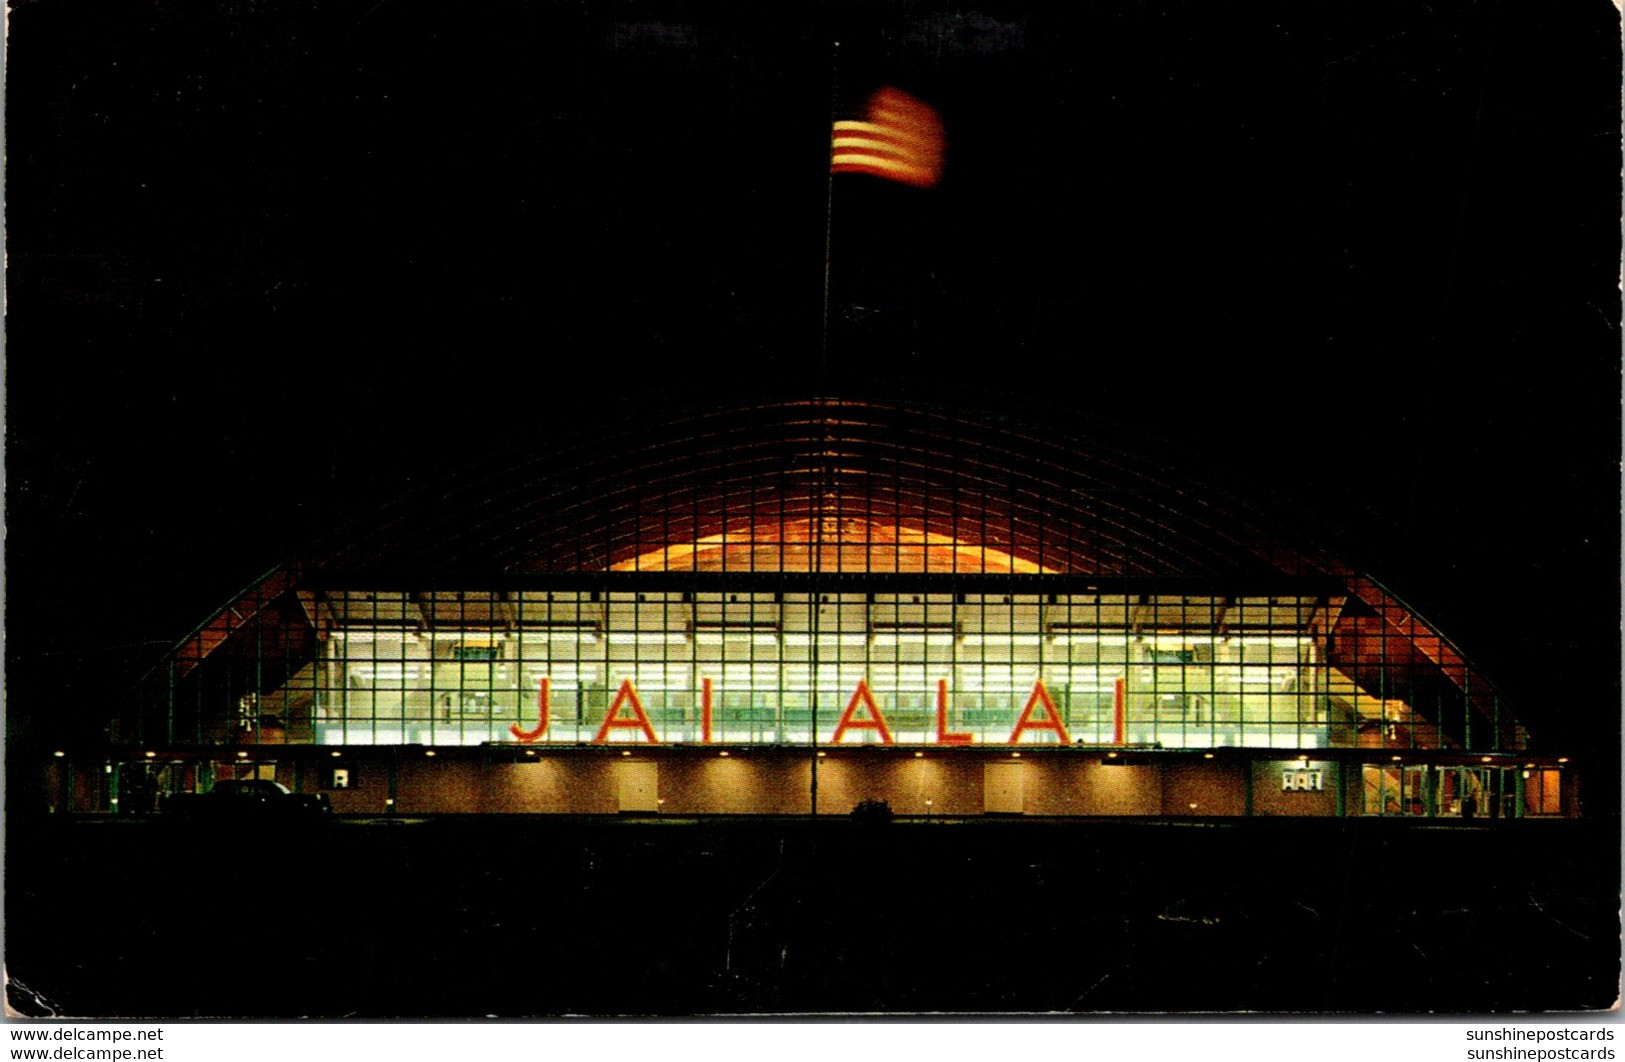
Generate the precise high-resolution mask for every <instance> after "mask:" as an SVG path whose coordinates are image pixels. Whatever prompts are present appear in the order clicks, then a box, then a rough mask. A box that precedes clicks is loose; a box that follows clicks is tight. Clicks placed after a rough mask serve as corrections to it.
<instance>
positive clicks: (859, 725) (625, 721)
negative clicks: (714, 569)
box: [509, 678, 1123, 745]
mask: <svg viewBox="0 0 1625 1062" xmlns="http://www.w3.org/2000/svg"><path fill="white" fill-rule="evenodd" d="M549 695H550V694H549V682H548V680H547V679H545V678H544V679H542V682H541V687H540V688H539V689H538V690H537V694H536V702H537V712H538V719H537V723H536V726H535V727H534V728H533V729H531V730H521V729H520V728H519V727H518V726H517V725H516V726H512V727H510V728H509V731H510V732H511V733H512V734H513V736H514V737H515V738H517V739H518V740H519V741H521V742H524V743H525V744H530V743H532V742H537V741H542V740H545V739H546V737H547V729H548V721H549V715H550V712H549ZM1112 699H1113V716H1114V727H1113V729H1114V731H1115V734H1114V740H1115V741H1116V742H1118V743H1119V744H1121V743H1122V741H1123V680H1122V679H1118V680H1117V683H1116V686H1115V691H1114V694H1113V698H1112ZM711 706H712V695H711V680H710V679H708V678H707V679H701V680H700V741H701V742H702V743H705V742H709V741H710V740H711V724H712V708H711ZM615 730H635V731H638V732H639V733H641V734H642V736H643V738H644V739H645V740H647V741H648V742H649V743H651V744H656V745H658V744H660V736H659V735H658V734H656V733H655V728H654V724H653V723H651V722H650V721H649V713H648V712H646V711H645V710H644V708H643V700H642V698H640V697H639V696H638V691H637V687H635V686H634V685H633V684H632V680H631V679H629V678H628V679H622V680H621V687H620V689H619V690H617V691H616V693H615V699H614V700H613V701H611V702H610V705H609V711H608V712H607V713H606V714H605V715H604V721H603V723H602V724H601V725H600V726H599V727H598V733H597V734H596V735H595V736H594V737H593V739H592V740H593V744H596V745H603V744H607V743H608V742H609V736H610V733H611V731H615ZM854 731H874V732H875V733H876V734H878V735H879V737H880V743H881V744H883V745H890V744H893V738H892V732H891V727H890V726H888V725H887V723H886V716H885V713H884V712H882V711H881V710H880V705H879V704H878V703H876V701H875V697H874V694H873V693H871V692H870V691H869V683H868V681H867V680H865V679H859V680H858V685H857V688H856V689H854V690H853V691H852V696H851V698H850V699H849V700H848V701H847V702H846V710H845V711H844V712H842V713H841V718H840V721H839V722H838V723H836V724H835V733H834V735H833V736H832V737H831V738H830V741H829V743H830V744H832V745H839V744H841V740H842V739H843V738H844V737H846V735H847V734H849V733H852V732H854ZM1029 733H1034V734H1037V733H1051V734H1054V735H1055V736H1056V738H1057V739H1058V740H1059V741H1060V742H1061V743H1062V744H1071V742H1072V738H1071V737H1070V735H1068V734H1067V731H1066V724H1065V723H1064V722H1063V721H1062V720H1061V713H1060V712H1059V711H1057V710H1056V707H1055V700H1054V698H1052V697H1051V696H1050V693H1049V690H1048V689H1046V688H1045V686H1044V680H1043V679H1035V680H1034V681H1033V689H1032V693H1030V694H1029V695H1028V697H1027V704H1026V707H1024V708H1022V710H1021V715H1020V716H1019V717H1018V718H1017V719H1016V725H1015V728H1014V729H1013V730H1011V731H1010V736H1009V738H1008V739H1006V744H1010V745H1015V744H1019V743H1020V741H1021V737H1022V735H1023V734H1029ZM971 741H972V736H971V735H970V734H968V733H963V732H954V731H950V730H949V729H948V681H947V680H946V679H938V680H937V730H936V743H937V744H939V745H969V744H970V743H971Z"/></svg>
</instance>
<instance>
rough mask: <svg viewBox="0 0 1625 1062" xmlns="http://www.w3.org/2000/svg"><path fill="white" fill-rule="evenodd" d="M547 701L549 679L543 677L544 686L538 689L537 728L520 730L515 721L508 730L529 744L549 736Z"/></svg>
mask: <svg viewBox="0 0 1625 1062" xmlns="http://www.w3.org/2000/svg"><path fill="white" fill-rule="evenodd" d="M547 702H548V681H547V679H546V678H543V679H542V688H541V689H539V690H537V691H536V715H537V722H536V729H534V730H520V729H519V724H518V723H515V724H513V725H512V726H510V727H509V728H508V732H509V733H511V734H512V735H513V736H514V737H516V738H518V739H519V740H520V741H523V742H524V743H525V744H527V745H528V744H530V743H531V742H532V741H540V740H541V739H542V738H544V737H546V736H547V718H548V714H549V713H548V707H547Z"/></svg>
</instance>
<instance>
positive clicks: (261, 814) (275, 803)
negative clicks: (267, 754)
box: [162, 778, 333, 820]
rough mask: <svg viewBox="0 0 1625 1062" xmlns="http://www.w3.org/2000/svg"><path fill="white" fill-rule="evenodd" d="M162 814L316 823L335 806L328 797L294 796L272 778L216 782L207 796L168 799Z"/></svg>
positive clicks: (312, 794)
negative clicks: (316, 820)
mask: <svg viewBox="0 0 1625 1062" xmlns="http://www.w3.org/2000/svg"><path fill="white" fill-rule="evenodd" d="M162 808H163V813H164V814H165V815H168V816H170V817H172V818H177V819H211V818H234V819H242V818H263V819H279V820H281V819H316V818H318V817H320V816H323V815H327V814H330V813H331V812H332V810H333V805H332V803H331V802H329V801H328V799H327V794H325V793H295V792H292V791H290V790H289V789H288V787H287V786H285V785H283V784H282V783H281V782H273V781H271V780H270V779H269V778H238V779H232V780H226V781H220V782H216V783H215V784H214V788H213V789H211V790H209V791H208V792H207V793H176V794H174V795H172V796H168V797H165V798H164V800H163V804H162Z"/></svg>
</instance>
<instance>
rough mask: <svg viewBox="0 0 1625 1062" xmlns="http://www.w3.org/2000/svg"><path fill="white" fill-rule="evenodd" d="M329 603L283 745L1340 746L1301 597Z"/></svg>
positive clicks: (805, 596)
mask: <svg viewBox="0 0 1625 1062" xmlns="http://www.w3.org/2000/svg"><path fill="white" fill-rule="evenodd" d="M329 605H330V607H331V608H332V609H333V611H334V614H335V616H336V618H337V620H338V622H336V623H335V624H333V626H332V627H331V628H330V629H329V630H328V631H327V633H326V636H325V638H323V639H321V648H320V652H319V658H318V663H317V665H316V675H315V683H314V684H315V699H314V706H313V711H312V713H311V726H310V731H309V733H308V734H299V735H290V740H296V741H298V740H304V741H313V742H315V743H318V744H349V745H355V744H398V743H412V744H419V743H420V744H427V745H478V744H482V743H487V742H513V741H532V742H546V743H554V742H557V743H578V742H593V741H605V742H616V743H618V742H648V741H650V740H651V734H652V739H653V740H656V741H659V742H662V743H672V742H701V741H712V742H728V743H769V744H811V743H812V742H813V741H814V729H815V722H814V721H815V718H816V731H817V737H816V740H817V742H818V743H820V744H827V743H830V742H831V741H832V740H834V738H835V737H836V732H837V730H838V729H839V730H841V734H840V739H841V743H843V744H860V743H874V742H883V741H885V740H886V739H887V738H888V737H889V738H890V739H891V740H892V741H894V742H897V743H903V744H909V743H921V744H930V743H936V742H938V741H939V740H940V739H941V735H942V734H962V735H969V737H970V740H971V741H974V742H975V743H978V744H1001V743H1005V742H1008V741H1010V740H1011V739H1012V737H1016V738H1017V739H1018V740H1019V741H1020V742H1021V743H1057V742H1060V741H1062V740H1065V741H1067V742H1068V743H1083V744H1114V743H1124V744H1129V745H1136V744H1139V745H1161V746H1164V747H1182V748H1207V747H1214V746H1245V747H1262V748H1314V747H1321V746H1325V745H1327V744H1329V743H1331V741H1332V737H1333V725H1332V724H1333V720H1332V707H1331V706H1332V705H1333V703H1334V702H1333V698H1331V697H1330V696H1329V691H1331V690H1332V689H1333V688H1334V687H1335V686H1336V685H1337V680H1336V678H1335V677H1334V672H1335V669H1332V668H1330V667H1329V665H1328V664H1327V662H1326V661H1325V659H1324V655H1323V653H1322V651H1321V649H1320V648H1319V646H1318V644H1317V641H1316V639H1315V638H1314V637H1313V636H1312V635H1311V633H1309V632H1310V631H1311V629H1312V628H1313V626H1314V625H1315V624H1316V623H1317V622H1320V621H1321V620H1323V619H1324V617H1323V616H1321V615H1320V611H1321V610H1322V609H1324V607H1325V606H1324V605H1323V604H1320V603H1317V599H1314V598H1259V599H1240V600H1221V599H1188V598H1157V599H1149V600H1147V599H1144V598H1130V597H1127V596H1118V597H1111V596H1101V595H1025V596H1023V595H1015V596H988V595H967V594H953V593H947V594H875V593H828V594H822V593H819V594H813V593H761V592H749V593H746V592H741V593H728V592H718V593H693V592H688V593H666V592H648V593H638V592H596V593H595V592H591V591H569V592H562V591H555V592H514V593H508V594H502V593H462V594H456V593H440V594H432V595H410V594H399V593H396V594H390V593H366V592H356V593H347V594H334V595H329ZM1342 681H1343V682H1344V683H1345V684H1346V681H1347V680H1346V679H1344V680H1342ZM843 718H844V719H845V721H846V723H847V725H846V726H845V727H842V726H841V723H842V720H843ZM1023 720H1025V721H1026V725H1025V726H1021V725H1019V724H1021V723H1022V721H1023ZM645 721H646V722H647V729H645V727H644V722H645ZM606 723H607V724H608V725H607V726H606ZM1018 729H1019V730H1020V733H1019V734H1018V733H1017V731H1018ZM950 743H952V742H950Z"/></svg>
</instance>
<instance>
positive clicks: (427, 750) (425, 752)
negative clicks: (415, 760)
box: [423, 749, 434, 756]
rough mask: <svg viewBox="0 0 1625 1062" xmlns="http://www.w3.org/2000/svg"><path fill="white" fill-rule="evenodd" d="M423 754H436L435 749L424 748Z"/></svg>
mask: <svg viewBox="0 0 1625 1062" xmlns="http://www.w3.org/2000/svg"><path fill="white" fill-rule="evenodd" d="M423 754H424V755H425V756H433V755H434V749H424V750H423Z"/></svg>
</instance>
